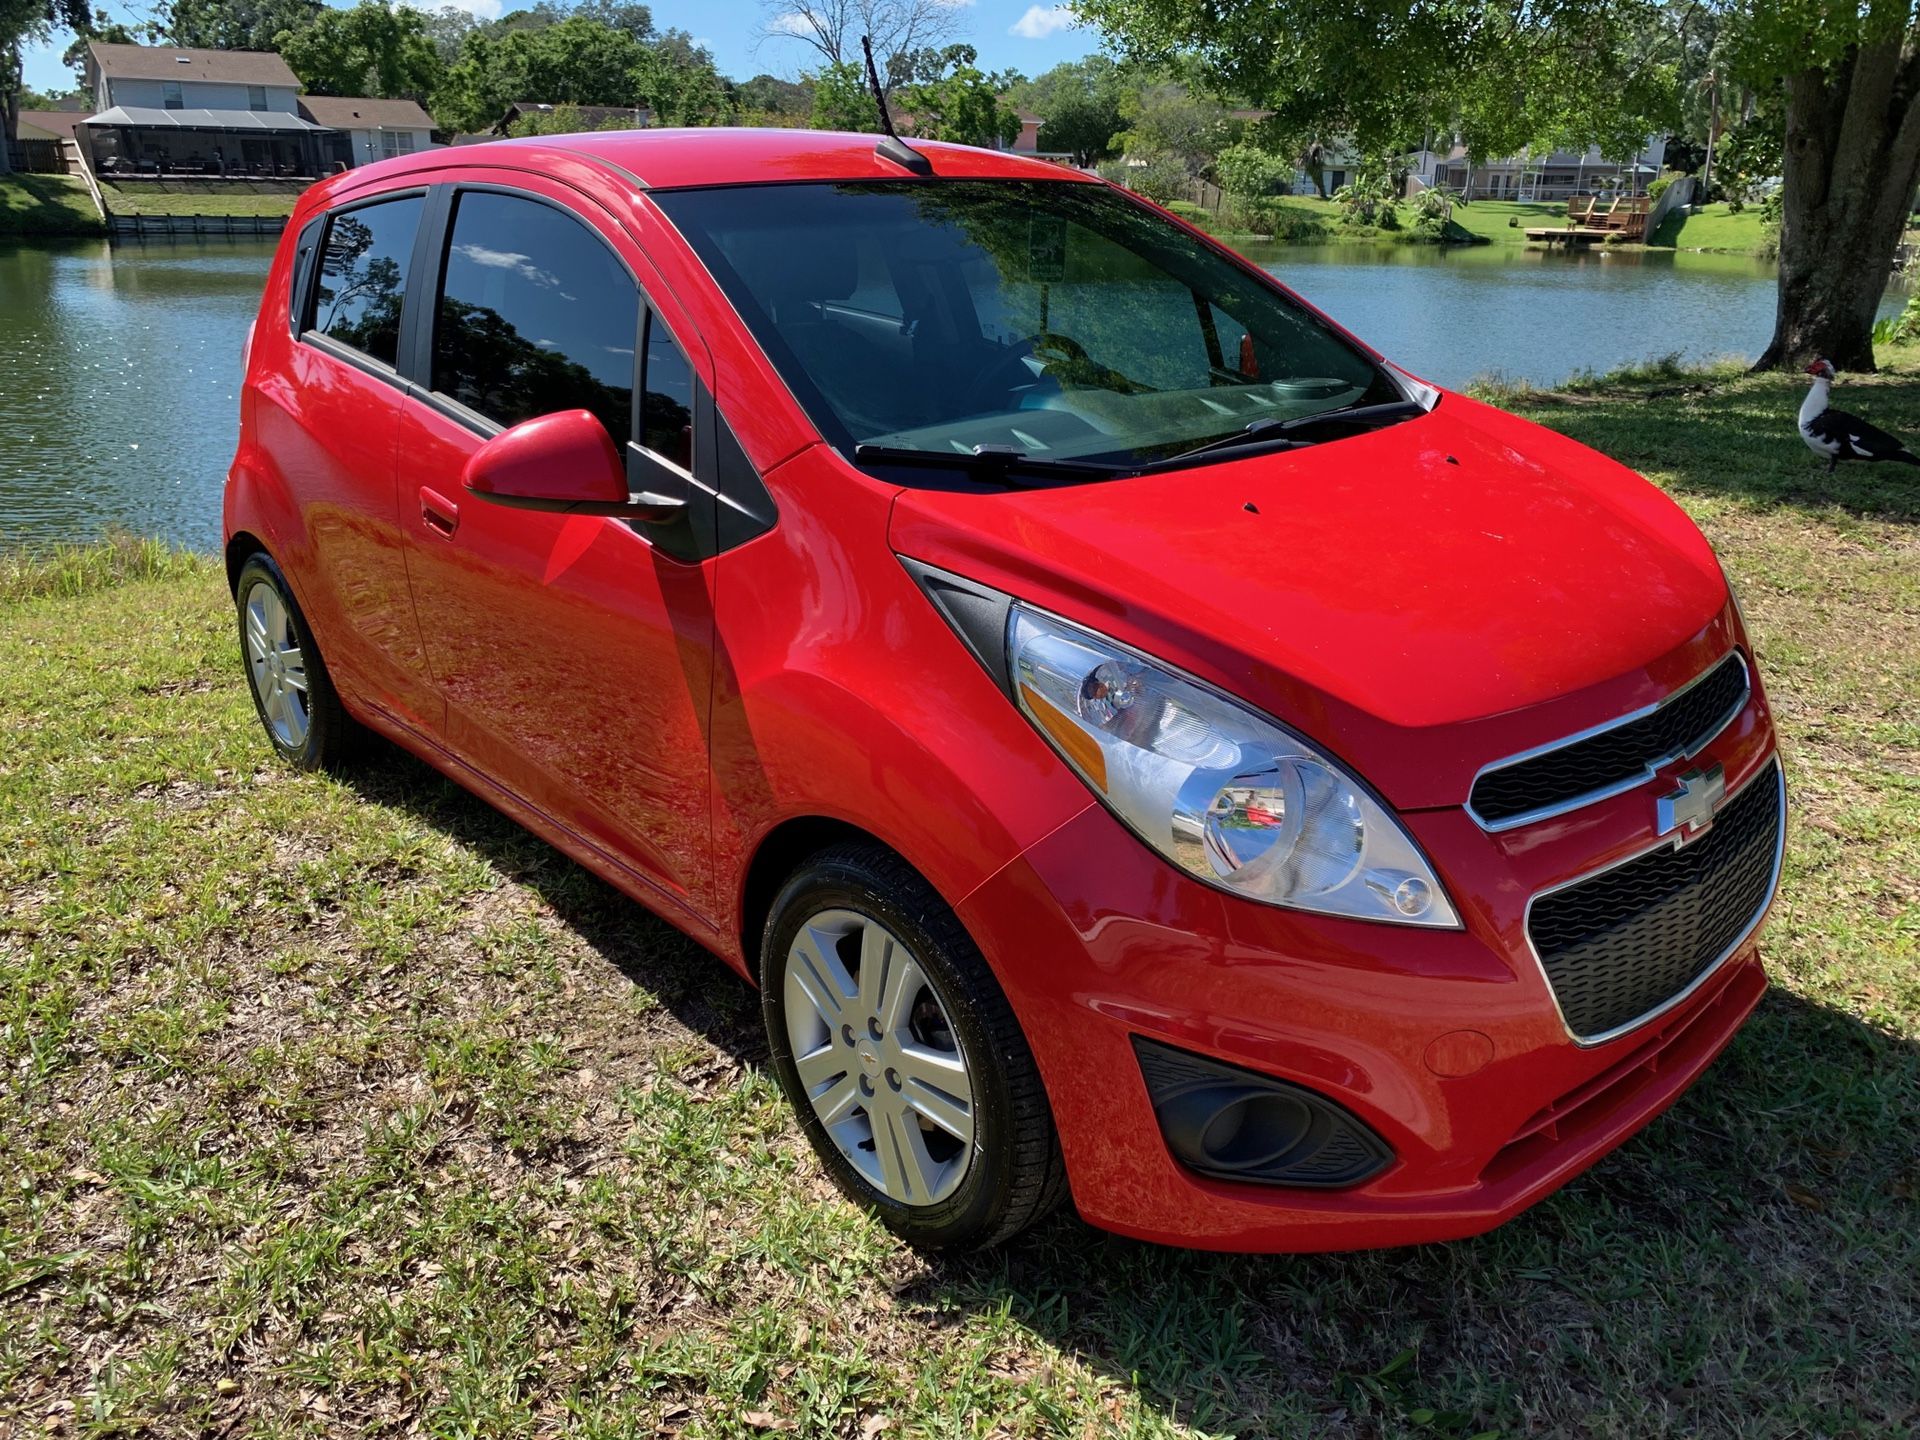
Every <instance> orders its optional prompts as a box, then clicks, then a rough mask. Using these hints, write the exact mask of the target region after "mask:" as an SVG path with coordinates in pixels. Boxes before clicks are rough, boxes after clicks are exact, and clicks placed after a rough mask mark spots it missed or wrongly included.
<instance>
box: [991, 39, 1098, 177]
mask: <svg viewBox="0 0 1920 1440" xmlns="http://www.w3.org/2000/svg"><path fill="white" fill-rule="evenodd" d="M1126 90H1127V84H1126V77H1125V72H1124V71H1123V70H1122V69H1121V68H1120V67H1119V66H1118V65H1116V64H1114V62H1113V61H1112V60H1111V59H1110V58H1109V57H1107V56H1105V55H1089V56H1088V57H1087V58H1086V59H1084V60H1070V61H1067V62H1066V63H1065V64H1061V65H1056V66H1054V67H1053V68H1052V69H1051V70H1049V71H1047V72H1046V73H1045V74H1044V75H1041V76H1040V77H1039V78H1038V79H1035V80H1031V81H1029V82H1027V84H1025V85H1023V86H1019V87H1017V88H1016V89H1015V91H1014V93H1013V95H1012V97H1011V98H1012V100H1013V102H1014V104H1016V105H1017V106H1019V107H1020V108H1022V109H1027V110H1031V111H1033V112H1034V113H1035V114H1037V115H1038V116H1039V117H1040V135H1039V143H1040V148H1041V149H1042V150H1056V151H1064V152H1065V153H1067V154H1068V155H1071V156H1072V157H1073V162H1074V164H1076V165H1091V164H1093V163H1094V162H1095V161H1098V160H1104V159H1105V158H1106V157H1107V156H1109V155H1111V154H1113V137H1114V136H1115V135H1118V134H1119V133H1120V131H1121V130H1123V129H1125V128H1126V120H1125V118H1124V117H1123V116H1122V115H1121V113H1120V106H1121V100H1122V98H1123V97H1124V95H1125V94H1126Z"/></svg>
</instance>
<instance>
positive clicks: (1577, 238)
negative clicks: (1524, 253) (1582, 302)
mask: <svg viewBox="0 0 1920 1440" xmlns="http://www.w3.org/2000/svg"><path fill="white" fill-rule="evenodd" d="M1652 205H1653V202H1652V201H1651V200H1649V199H1648V198H1647V197H1646V196H1645V195H1618V196H1615V197H1614V198H1613V199H1612V200H1602V199H1601V198H1600V197H1599V196H1598V195H1576V196H1574V198H1573V199H1571V200H1569V201H1568V202H1567V223H1566V224H1565V225H1535V226H1530V227H1529V228H1528V230H1527V239H1528V240H1530V241H1535V242H1539V243H1542V244H1544V245H1546V246H1547V248H1548V249H1552V248H1553V247H1554V245H1556V244H1564V245H1566V246H1567V247H1568V248H1569V249H1571V248H1572V247H1573V246H1575V245H1604V244H1606V242H1607V241H1609V240H1618V241H1619V242H1620V243H1623V244H1625V243H1632V244H1643V243H1645V241H1646V238H1647V212H1648V211H1649V210H1650V209H1651V208H1652Z"/></svg>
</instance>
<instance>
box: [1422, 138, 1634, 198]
mask: <svg viewBox="0 0 1920 1440" xmlns="http://www.w3.org/2000/svg"><path fill="white" fill-rule="evenodd" d="M1666 154H1667V137H1666V136H1664V135H1650V136H1648V137H1647V143H1646V145H1645V147H1644V148H1643V149H1642V150H1641V151H1640V152H1639V154H1637V155H1632V156H1629V157H1627V158H1626V159H1624V160H1622V159H1617V158H1616V159H1608V158H1606V157H1605V156H1603V155H1602V154H1601V153H1600V151H1599V149H1598V147H1595V148H1593V149H1590V150H1587V151H1585V152H1584V153H1581V152H1577V151H1570V150H1553V151H1543V152H1541V153H1539V154H1535V153H1534V152H1532V151H1530V150H1523V151H1521V152H1520V154H1518V155H1510V156H1507V157H1505V158H1504V159H1499V160H1481V159H1480V158H1479V157H1477V156H1471V155H1469V154H1468V153H1467V149H1466V147H1465V146H1464V145H1461V144H1459V143H1458V142H1457V141H1456V142H1454V143H1452V144H1450V145H1448V146H1447V147H1446V148H1444V149H1424V150H1417V151H1415V152H1414V154H1413V155H1412V156H1411V157H1410V159H1409V160H1408V176H1409V185H1410V188H1415V189H1424V188H1429V187H1432V186H1436V185H1444V186H1445V187H1446V188H1447V189H1449V190H1457V191H1459V192H1460V193H1462V194H1464V195H1467V196H1468V197H1470V198H1472V199H1476V200H1567V199H1571V198H1572V197H1573V196H1575V195H1592V194H1598V193H1600V192H1601V191H1613V190H1617V191H1620V192H1622V193H1624V194H1628V195H1639V194H1644V193H1645V192H1646V188H1647V183H1648V182H1649V181H1650V180H1652V179H1653V178H1654V177H1655V176H1656V175H1658V174H1659V173H1660V167H1661V165H1662V163H1663V162H1664V161H1665V159H1666Z"/></svg>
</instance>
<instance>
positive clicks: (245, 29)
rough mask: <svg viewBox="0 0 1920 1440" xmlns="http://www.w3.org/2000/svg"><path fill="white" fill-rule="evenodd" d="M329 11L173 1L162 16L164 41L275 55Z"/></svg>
mask: <svg viewBox="0 0 1920 1440" xmlns="http://www.w3.org/2000/svg"><path fill="white" fill-rule="evenodd" d="M325 8H326V7H325V6H324V5H322V4H321V3H320V0H172V3H171V4H168V5H165V6H162V7H161V8H160V10H159V11H158V12H157V18H156V20H155V24H156V26H157V28H158V30H159V34H160V38H161V39H162V40H163V41H165V43H167V44H169V45H185V46H190V47H192V48H195V49H201V50H271V49H273V48H274V42H275V41H276V40H277V39H278V38H279V37H280V36H281V35H283V34H284V35H297V34H299V33H300V32H301V31H303V30H305V29H307V28H308V27H309V26H311V25H312V24H313V22H314V20H315V18H316V17H318V15H319V14H320V12H321V11H322V10H324V9H325Z"/></svg>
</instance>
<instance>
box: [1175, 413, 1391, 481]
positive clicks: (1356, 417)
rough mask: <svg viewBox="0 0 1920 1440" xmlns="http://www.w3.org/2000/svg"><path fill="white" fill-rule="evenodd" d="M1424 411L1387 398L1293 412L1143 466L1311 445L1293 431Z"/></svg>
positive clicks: (1358, 424) (1382, 420)
mask: <svg viewBox="0 0 1920 1440" xmlns="http://www.w3.org/2000/svg"><path fill="white" fill-rule="evenodd" d="M1426 413H1427V412H1426V410H1425V409H1424V408H1423V407H1421V406H1419V405H1416V404H1415V403H1414V402H1413V401H1411V400H1389V401H1387V402H1385V403H1384V404H1379V405H1345V406H1341V407H1340V408H1338V409H1335V410H1319V411H1316V412H1315V413H1313V414H1312V415H1296V416H1294V417H1293V419H1291V420H1267V419H1263V420H1253V421H1249V422H1248V423H1247V424H1246V425H1245V426H1244V427H1242V428H1241V429H1239V430H1236V431H1234V432H1233V433H1232V434H1231V435H1219V436H1216V437H1215V438H1213V439H1212V440H1208V441H1205V442H1203V443H1202V444H1199V445H1195V446H1194V447H1193V448H1192V449H1191V450H1182V451H1181V452H1180V453H1179V454H1177V455H1169V456H1168V457H1167V458H1166V459H1164V460H1156V461H1154V462H1153V463H1152V464H1151V465H1148V466H1146V467H1145V468H1146V469H1148V470H1165V469H1167V468H1168V467H1169V466H1173V465H1180V464H1183V463H1185V462H1186V461H1188V460H1191V459H1193V458H1194V457H1195V456H1196V455H1208V454H1211V453H1213V452H1214V451H1216V450H1239V449H1247V450H1271V449H1276V448H1277V449H1283V450H1297V449H1299V448H1300V447H1302V446H1305V445H1312V444H1314V443H1315V442H1314V441H1312V440H1299V439H1295V438H1294V434H1293V432H1295V431H1299V430H1307V429H1310V428H1312V427H1313V426H1316V425H1321V424H1332V425H1346V426H1353V427H1357V428H1364V427H1366V426H1369V425H1375V424H1380V425H1385V424H1390V423H1391V422H1393V421H1395V420H1411V419H1412V418H1413V417H1414V416H1416V415H1424V414H1426Z"/></svg>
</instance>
